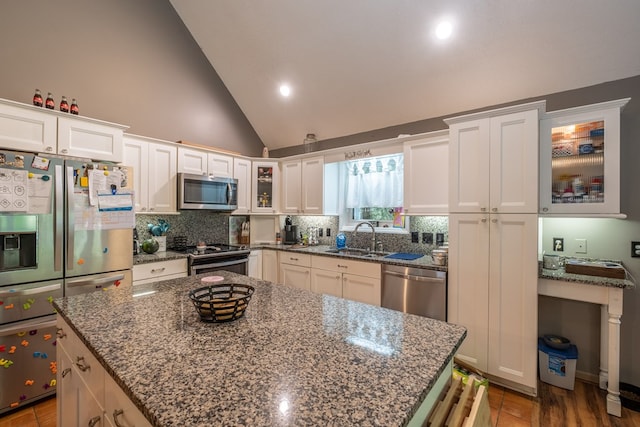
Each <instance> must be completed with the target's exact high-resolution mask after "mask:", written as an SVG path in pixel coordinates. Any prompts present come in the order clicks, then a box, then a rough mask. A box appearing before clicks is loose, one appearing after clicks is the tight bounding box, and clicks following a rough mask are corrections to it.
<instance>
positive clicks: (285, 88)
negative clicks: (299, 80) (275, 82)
mask: <svg viewBox="0 0 640 427" xmlns="http://www.w3.org/2000/svg"><path fill="white" fill-rule="evenodd" d="M280 95H282V96H284V97H287V96H289V95H291V87H290V86H289V85H288V84H283V85H280Z"/></svg>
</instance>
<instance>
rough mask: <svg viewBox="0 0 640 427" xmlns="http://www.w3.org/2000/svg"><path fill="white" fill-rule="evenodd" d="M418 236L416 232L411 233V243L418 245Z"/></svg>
mask: <svg viewBox="0 0 640 427" xmlns="http://www.w3.org/2000/svg"><path fill="white" fill-rule="evenodd" d="M418 234H419V233H418V232H417V231H412V232H411V243H418Z"/></svg>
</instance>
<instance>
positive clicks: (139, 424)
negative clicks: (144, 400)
mask: <svg viewBox="0 0 640 427" xmlns="http://www.w3.org/2000/svg"><path fill="white" fill-rule="evenodd" d="M104 392H105V393H104V394H105V395H104V411H105V422H106V424H105V425H107V426H109V427H111V426H113V427H147V426H148V427H151V424H150V423H149V421H147V419H146V418H145V417H144V415H142V412H140V410H139V409H138V408H137V407H136V406H135V405H134V404H133V402H132V401H131V399H129V397H128V396H127V395H126V394H125V393H124V391H122V389H121V388H120V386H118V384H117V383H116V382H115V381H114V380H113V378H111V377H110V376H109V375H105V378H104Z"/></svg>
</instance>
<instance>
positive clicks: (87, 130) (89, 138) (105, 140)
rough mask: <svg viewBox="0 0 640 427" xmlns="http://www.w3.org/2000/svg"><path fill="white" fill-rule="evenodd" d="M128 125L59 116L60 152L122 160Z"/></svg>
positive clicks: (68, 154)
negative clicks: (124, 133)
mask: <svg viewBox="0 0 640 427" xmlns="http://www.w3.org/2000/svg"><path fill="white" fill-rule="evenodd" d="M124 129H126V127H124V126H119V125H115V124H113V123H106V122H98V121H96V120H91V121H89V120H81V119H76V118H71V117H59V118H58V154H63V155H65V156H74V157H85V158H89V159H92V160H105V161H109V162H114V163H120V162H122V158H123V151H124V146H123V144H122V136H123V132H124Z"/></svg>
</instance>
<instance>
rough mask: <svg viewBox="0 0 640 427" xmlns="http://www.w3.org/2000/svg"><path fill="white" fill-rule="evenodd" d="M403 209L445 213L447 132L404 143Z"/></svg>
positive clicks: (411, 212)
mask: <svg viewBox="0 0 640 427" xmlns="http://www.w3.org/2000/svg"><path fill="white" fill-rule="evenodd" d="M404 212H405V213H406V214H409V215H424V214H446V213H449V132H448V131H441V132H433V133H432V134H429V135H428V136H426V137H424V138H420V139H417V140H413V141H406V142H405V143H404Z"/></svg>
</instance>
